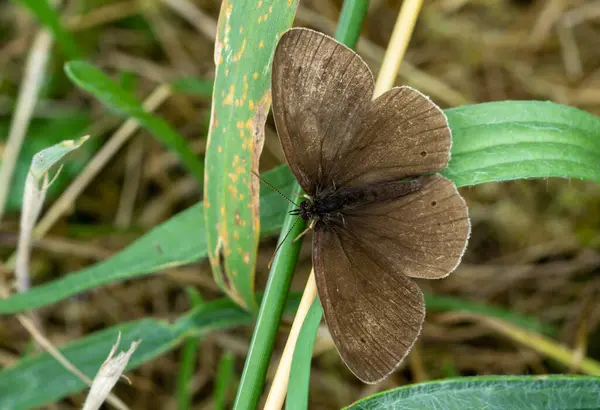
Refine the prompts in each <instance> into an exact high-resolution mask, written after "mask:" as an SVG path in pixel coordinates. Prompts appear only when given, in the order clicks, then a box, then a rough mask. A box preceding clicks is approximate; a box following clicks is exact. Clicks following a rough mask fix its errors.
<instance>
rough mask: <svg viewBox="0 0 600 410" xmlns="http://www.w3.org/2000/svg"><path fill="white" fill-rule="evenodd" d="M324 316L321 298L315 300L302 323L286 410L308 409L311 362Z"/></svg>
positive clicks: (293, 361)
mask: <svg viewBox="0 0 600 410" xmlns="http://www.w3.org/2000/svg"><path fill="white" fill-rule="evenodd" d="M322 318H323V308H322V307H321V302H320V301H319V298H318V297H316V298H315V300H313V303H312V305H310V309H309V310H308V313H307V314H306V317H305V318H304V323H302V329H300V334H299V335H298V341H297V342H296V348H295V349H294V356H293V357H292V366H291V368H290V381H289V384H288V392H287V397H286V399H285V409H286V410H306V409H308V391H309V382H310V370H311V367H310V363H311V361H312V355H313V350H314V347H315V339H316V336H317V330H318V329H319V324H320V323H321V319H322Z"/></svg>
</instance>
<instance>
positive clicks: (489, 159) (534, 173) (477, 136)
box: [442, 101, 600, 186]
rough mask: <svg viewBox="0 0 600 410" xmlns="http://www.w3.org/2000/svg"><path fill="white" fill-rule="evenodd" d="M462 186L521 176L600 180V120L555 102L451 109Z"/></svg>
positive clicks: (449, 171)
mask: <svg viewBox="0 0 600 410" xmlns="http://www.w3.org/2000/svg"><path fill="white" fill-rule="evenodd" d="M446 114H447V115H448V120H449V122H450V128H451V129H452V133H453V136H454V138H453V141H454V144H453V147H452V159H451V161H450V165H449V166H448V168H446V169H445V170H444V171H443V172H442V173H443V174H444V175H445V176H446V177H448V178H450V179H451V180H453V181H454V182H455V183H456V185H458V186H468V185H477V184H481V183H483V182H491V181H507V180H510V179H517V178H545V177H564V178H579V179H588V180H591V181H596V182H600V167H599V166H598V163H599V161H600V118H598V117H596V116H594V115H592V114H589V113H587V112H585V111H581V110H578V109H576V108H572V107H568V106H565V105H560V104H555V103H552V102H541V101H502V102H493V103H486V104H478V105H468V106H464V107H458V108H453V109H450V110H447V111H446Z"/></svg>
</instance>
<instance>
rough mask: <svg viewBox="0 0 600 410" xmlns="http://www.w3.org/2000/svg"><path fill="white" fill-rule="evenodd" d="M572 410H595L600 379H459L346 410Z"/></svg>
mask: <svg viewBox="0 0 600 410" xmlns="http://www.w3.org/2000/svg"><path fill="white" fill-rule="evenodd" d="M439 408H441V409H444V410H454V409H456V410H464V409H487V410H496V409H497V410H507V409H510V410H542V409H544V410H546V409H553V410H570V409H572V410H575V409H579V410H580V409H597V408H600V378H599V377H584V376H566V375H557V376H486V377H463V378H459V379H453V380H442V381H434V382H427V383H420V384H416V385H412V386H406V387H400V388H397V389H393V390H388V391H385V392H383V393H379V394H376V395H374V396H371V397H368V398H366V399H362V400H360V401H357V402H356V403H354V404H352V405H351V406H348V407H346V409H349V410H350V409H351V410H363V409H364V410H379V409H381V410H383V409H403V410H430V409H439Z"/></svg>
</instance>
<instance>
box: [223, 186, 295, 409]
mask: <svg viewBox="0 0 600 410" xmlns="http://www.w3.org/2000/svg"><path fill="white" fill-rule="evenodd" d="M300 193H301V189H300V187H299V186H298V185H297V184H296V186H295V191H294V193H293V194H292V196H291V197H290V198H291V199H292V200H295V201H298V199H299V196H300ZM292 209H295V205H293V204H290V205H289V210H292ZM288 216H289V213H288ZM299 219H300V218H298V217H294V218H288V217H286V218H285V220H284V223H283V227H282V230H281V235H280V237H279V241H278V243H281V241H282V240H283V239H284V238H285V235H286V234H287V232H289V237H290V238H295V237H297V236H298V235H300V233H302V231H303V229H304V227H305V225H306V224H305V223H304V221H302V220H301V219H300V220H299ZM298 242H299V241H298ZM299 253H300V246H299V244H298V243H296V244H293V245H292V244H291V241H288V242H286V243H285V244H284V245H283V246H282V247H281V248H280V249H279V251H278V252H277V254H276V255H275V258H274V259H273V264H272V265H271V271H270V272H269V279H268V281H267V286H266V287H265V296H264V298H263V301H262V303H261V305H260V309H259V311H258V316H257V321H256V326H255V327H254V332H253V333H252V340H251V342H250V348H249V350H248V355H247V356H246V362H245V363H244V371H243V372H242V378H241V380H240V385H239V387H238V391H237V394H236V398H235V403H234V405H233V409H234V410H245V409H254V408H256V406H257V405H258V401H259V399H260V395H261V393H262V389H263V386H264V383H265V377H266V375H267V368H268V366H269V361H270V359H271V353H273V346H274V344H275V336H276V335H277V331H278V330H279V322H280V321H281V315H282V313H283V305H284V303H285V300H286V297H287V293H288V291H289V289H290V284H291V282H292V276H293V272H294V267H295V266H296V262H297V261H298V255H299Z"/></svg>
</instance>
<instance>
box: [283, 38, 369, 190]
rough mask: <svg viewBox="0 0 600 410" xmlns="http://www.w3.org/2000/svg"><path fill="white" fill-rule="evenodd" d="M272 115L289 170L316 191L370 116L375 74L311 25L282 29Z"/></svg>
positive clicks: (327, 180) (352, 53) (351, 53)
mask: <svg viewBox="0 0 600 410" xmlns="http://www.w3.org/2000/svg"><path fill="white" fill-rule="evenodd" d="M272 92H273V116H274V119H275V125H276V126H277V133H278V134H279V138H280V140H281V145H282V147H283V151H284V153H285V156H286V159H287V161H288V164H289V166H290V169H291V170H292V172H293V173H294V175H295V176H296V178H297V179H298V182H299V183H300V186H302V188H303V189H304V190H305V191H306V192H307V193H308V194H313V193H314V187H315V185H316V184H321V185H326V184H330V183H331V178H330V175H331V174H330V172H329V169H330V168H331V167H332V166H333V164H334V162H335V158H336V154H337V153H338V152H340V151H342V149H341V147H340V146H341V145H342V144H347V143H350V142H351V141H348V138H347V137H348V136H349V135H351V134H352V132H353V130H355V129H356V128H357V127H358V126H359V125H360V123H361V122H362V116H363V115H366V107H367V106H368V104H369V103H370V100H371V97H372V95H373V76H372V74H371V72H370V70H369V68H368V67H367V66H366V65H365V63H364V62H363V61H362V59H361V58H360V57H359V56H358V55H357V54H356V53H354V52H353V51H352V50H350V49H349V48H347V47H345V46H343V45H341V44H340V43H338V42H336V41H335V40H333V39H332V38H330V37H327V36H325V35H323V34H320V33H318V32H316V31H312V30H308V29H291V30H288V31H287V32H285V33H284V34H283V36H282V37H281V39H280V40H279V43H278V45H277V48H276V50H275V54H274V56H273V74H272Z"/></svg>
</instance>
